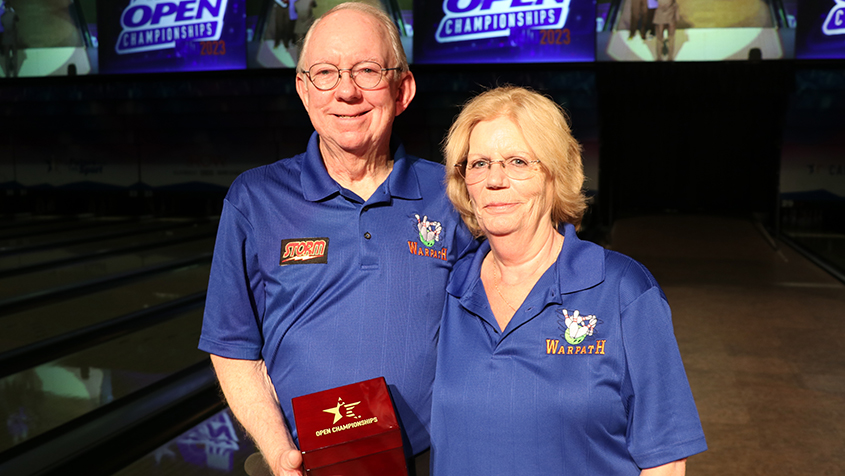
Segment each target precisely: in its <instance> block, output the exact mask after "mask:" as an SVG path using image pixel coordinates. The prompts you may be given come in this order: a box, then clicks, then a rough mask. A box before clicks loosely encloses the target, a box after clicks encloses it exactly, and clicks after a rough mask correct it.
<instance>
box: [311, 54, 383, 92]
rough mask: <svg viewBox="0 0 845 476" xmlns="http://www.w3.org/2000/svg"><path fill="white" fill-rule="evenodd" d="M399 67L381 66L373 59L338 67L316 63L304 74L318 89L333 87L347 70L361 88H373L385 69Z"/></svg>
mask: <svg viewBox="0 0 845 476" xmlns="http://www.w3.org/2000/svg"><path fill="white" fill-rule="evenodd" d="M398 70H399V68H382V67H381V65H380V64H378V63H376V62H375V61H362V62H360V63H358V64H356V65H355V66H353V67H351V68H344V69H341V68H338V67H337V66H335V65H333V64H331V63H318V64H315V65H314V66H311V68H309V69H308V70H306V71H303V73H305V76H308V79H310V80H311V84H313V85H314V87H316V88H317V89H319V90H320V91H328V90H330V89H334V88H335V87H336V86H337V85H338V84H339V83H340V75H341V74H342V73H343V72H344V71H349V76H350V77H351V78H352V81H353V82H355V84H356V85H357V86H358V87H359V88H361V89H375V88H376V86H378V85H379V83H381V77H382V76H384V72H385V71H398Z"/></svg>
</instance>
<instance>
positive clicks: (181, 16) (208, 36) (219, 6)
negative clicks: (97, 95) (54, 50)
mask: <svg viewBox="0 0 845 476" xmlns="http://www.w3.org/2000/svg"><path fill="white" fill-rule="evenodd" d="M245 18H246V17H245V13H244V0H110V1H99V2H97V19H98V21H97V23H98V25H97V29H98V36H99V38H98V43H99V63H100V72H101V73H104V74H113V73H151V72H176V71H208V70H226V69H244V68H246V21H245Z"/></svg>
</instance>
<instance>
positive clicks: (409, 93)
mask: <svg viewBox="0 0 845 476" xmlns="http://www.w3.org/2000/svg"><path fill="white" fill-rule="evenodd" d="M416 94H417V81H416V80H415V79H414V74H413V73H411V72H410V71H406V72H404V73H402V79H401V80H399V89H398V91H397V92H396V115H397V116H398V115H399V114H402V113H403V112H404V111H405V109H408V105H409V104H411V100H413V99H414V96H415V95H416Z"/></svg>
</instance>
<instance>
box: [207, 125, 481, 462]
mask: <svg viewBox="0 0 845 476" xmlns="http://www.w3.org/2000/svg"><path fill="white" fill-rule="evenodd" d="M394 150H395V152H394V165H393V171H392V172H391V173H390V175H389V177H388V178H387V179H386V180H385V182H384V183H383V184H382V185H381V186H380V187H379V188H378V190H376V192H375V193H374V194H373V195H372V196H371V197H370V198H369V199H368V200H367V201H366V202H365V201H364V200H362V199H360V198H359V197H358V196H357V195H355V194H354V193H352V192H350V191H348V190H346V189H343V188H342V187H340V186H339V185H338V184H337V182H335V181H334V180H333V179H332V178H331V177H330V176H329V174H328V173H327V172H326V169H325V166H324V165H323V161H322V158H321V156H320V152H319V142H318V136H317V134H316V133H315V134H314V135H313V136H312V137H311V140H310V142H309V144H308V149H307V152H305V153H304V154H300V155H297V156H295V157H293V158H290V159H284V160H280V161H278V162H276V163H274V164H270V165H267V166H263V167H259V168H256V169H252V170H249V171H247V172H245V173H244V174H242V175H241V176H240V177H238V178H237V179H236V180H235V181H234V183H233V184H232V186H231V188H230V189H229V192H228V194H227V196H226V200H225V202H224V206H223V213H222V216H221V220H220V229H219V231H218V234H217V242H216V244H215V250H214V259H213V263H212V268H211V277H210V279H209V286H208V298H207V302H206V309H205V316H204V321H203V329H202V336H201V339H200V345H199V347H200V349H202V350H204V351H206V352H209V353H212V354H216V355H220V356H223V357H229V358H235V359H250V360H254V359H264V360H265V362H266V364H267V368H268V372H269V374H270V377H271V379H272V380H273V383H274V385H275V387H276V390H277V393H278V395H279V400H280V403H281V406H282V409H283V411H284V415H285V418H286V419H287V421H288V425H289V426H290V428H291V430H292V433H293V435H294V437H295V438H298V435H297V434H296V430H295V428H294V419H293V414H292V410H291V398H293V397H296V396H300V395H305V394H308V393H313V392H317V391H320V390H326V389H329V388H333V387H337V386H340V385H346V384H350V383H354V382H358V381H362V380H366V379H371V378H375V377H382V376H383V377H384V378H385V380H386V381H387V384H388V386H389V387H390V389H391V394H392V396H393V399H394V403H395V404H396V407H397V410H398V414H399V417H400V419H401V423H402V425H403V427H404V430H405V431H406V432H407V435H408V437H409V439H410V443H411V444H412V448H413V452H414V453H419V452H420V451H423V450H425V449H426V448H427V447H428V446H429V432H428V428H429V422H430V405H431V387H432V383H433V381H434V369H435V357H436V354H435V346H436V341H437V333H438V329H439V326H440V317H441V313H442V311H443V302H444V299H445V287H446V282H447V279H448V275H449V272H450V271H451V269H452V265H453V264H454V263H455V261H456V260H457V257H458V256H459V255H460V254H461V253H462V252H463V251H464V250H465V249H467V248H468V247H472V246H475V245H474V244H475V243H476V242H475V240H473V239H472V236H471V235H470V233H469V232H468V231H467V229H466V227H465V225H464V224H463V222H462V221H461V219H460V217H459V215H458V214H457V212H456V211H455V209H454V207H453V206H452V204H451V203H450V202H449V200H448V199H447V198H446V194H445V190H444V184H443V182H444V169H443V166H442V165H439V164H435V163H432V162H428V161H425V160H422V159H418V158H415V157H411V156H408V155H406V154H405V151H404V148H403V147H401V146H399V147H396V148H394ZM326 417H327V419H328V422H327V426H326V427H327V428H328V427H330V426H331V425H332V419H333V416H332V415H331V414H329V413H326ZM344 418H347V417H344ZM351 421H352V420H350V422H351ZM342 423H344V422H343V421H340V422H337V424H338V425H340V424H342Z"/></svg>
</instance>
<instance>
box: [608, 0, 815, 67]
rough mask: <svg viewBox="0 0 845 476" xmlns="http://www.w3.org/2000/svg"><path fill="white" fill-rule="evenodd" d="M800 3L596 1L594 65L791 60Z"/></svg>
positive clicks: (791, 0) (784, 0)
mask: <svg viewBox="0 0 845 476" xmlns="http://www.w3.org/2000/svg"><path fill="white" fill-rule="evenodd" d="M807 1H812V0H807ZM798 3H799V2H798V1H797V0H777V1H772V0H597V12H598V13H597V17H598V24H597V30H598V32H597V33H596V35H597V38H596V60H597V61H724V60H738V61H743V60H748V59H750V58H751V59H754V58H759V59H763V60H774V59H786V58H793V57H794V51H793V47H794V34H795V27H796V23H800V22H797V18H796V8H797V7H796V5H797V4H798ZM801 3H804V0H801Z"/></svg>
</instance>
